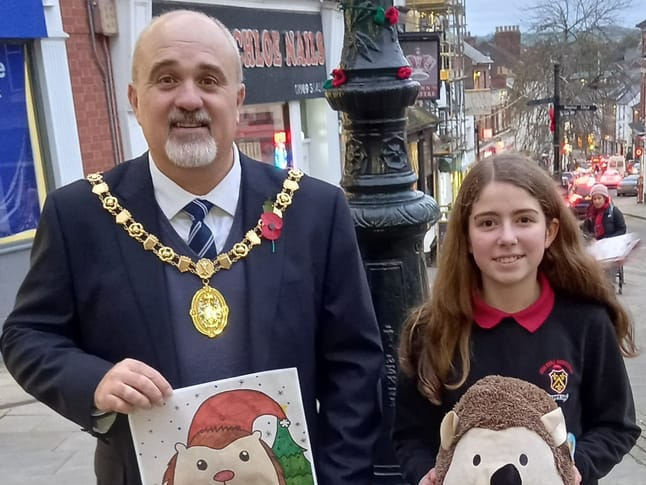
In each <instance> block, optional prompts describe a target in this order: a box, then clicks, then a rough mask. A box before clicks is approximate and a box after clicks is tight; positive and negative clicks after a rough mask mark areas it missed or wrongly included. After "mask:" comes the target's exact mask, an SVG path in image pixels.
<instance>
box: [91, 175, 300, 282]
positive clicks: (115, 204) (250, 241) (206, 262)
mask: <svg viewBox="0 0 646 485" xmlns="http://www.w3.org/2000/svg"><path fill="white" fill-rule="evenodd" d="M302 177H303V172H301V171H300V170H298V169H290V170H289V172H288V173H287V178H286V179H285V180H284V182H283V187H282V190H281V191H280V192H279V193H278V194H277V195H276V200H275V201H274V203H273V206H272V212H273V213H274V214H276V215H277V216H278V217H280V218H281V219H282V217H283V213H284V212H285V210H286V209H287V208H288V207H289V206H290V205H291V203H292V197H293V195H294V193H295V192H296V191H297V190H298V189H299V185H298V182H299V181H300V180H301V178H302ZM87 180H88V181H89V182H90V184H92V192H93V193H94V194H96V195H97V196H98V197H99V199H100V200H101V204H102V205H103V208H104V209H105V210H106V211H108V212H109V213H110V214H112V215H113V216H114V217H115V220H116V222H117V224H119V225H121V226H123V228H124V229H125V231H126V232H127V233H128V235H129V236H130V237H131V238H133V239H135V240H136V241H139V242H140V243H141V244H142V245H143V247H144V249H145V250H147V251H152V252H153V253H155V255H156V256H157V257H158V258H159V259H160V260H162V261H163V262H164V263H168V264H171V265H173V266H175V267H176V268H177V269H179V270H180V271H181V272H182V273H184V272H186V271H190V272H191V273H193V274H194V275H196V276H198V277H199V278H201V279H202V281H203V282H204V284H207V283H208V281H209V280H210V279H211V277H212V276H213V275H214V274H215V273H217V272H218V271H220V270H221V269H229V268H230V267H231V266H232V265H233V264H234V263H236V262H238V261H240V260H241V259H244V258H246V257H247V255H248V254H249V252H250V251H251V250H252V249H253V248H254V247H256V246H259V245H260V243H261V242H262V220H261V219H258V223H257V224H256V226H255V227H254V228H253V229H251V230H250V231H247V233H246V234H245V236H244V238H242V240H241V241H240V242H237V243H235V244H234V245H233V247H232V248H231V249H230V250H229V251H227V252H226V253H220V254H218V255H217V256H216V258H215V259H213V260H210V259H207V258H202V259H200V260H198V261H197V262H195V261H193V260H192V259H191V258H190V257H189V256H184V255H180V254H177V253H176V252H175V250H174V249H173V248H171V247H169V246H164V245H163V244H162V243H161V242H160V241H159V238H158V237H157V236H155V235H154V234H151V233H149V232H148V231H146V229H144V226H143V225H142V224H141V223H139V222H137V221H135V220H134V219H133V217H132V214H130V212H129V211H128V210H127V209H125V208H124V207H123V206H122V205H121V204H120V203H119V200H118V199H117V198H116V197H115V196H113V195H112V194H111V193H110V188H109V187H108V184H107V183H106V182H105V181H104V180H103V174H102V173H101V172H97V173H92V174H89V175H88V176H87Z"/></svg>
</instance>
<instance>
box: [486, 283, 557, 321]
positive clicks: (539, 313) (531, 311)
mask: <svg viewBox="0 0 646 485" xmlns="http://www.w3.org/2000/svg"><path fill="white" fill-rule="evenodd" d="M538 280H539V283H540V285H541V295H540V296H539V297H538V300H536V301H535V302H534V303H532V304H531V305H530V306H528V307H527V308H525V309H524V310H521V311H519V312H516V313H507V312H503V311H502V310H498V309H497V308H494V307H492V306H489V305H487V304H486V303H485V302H484V300H483V299H482V298H480V296H479V295H477V294H476V295H474V296H473V320H474V321H475V322H476V324H477V325H478V326H479V327H482V328H485V329H489V328H493V327H495V326H496V325H498V324H499V323H500V322H501V321H502V319H503V318H507V317H511V318H513V319H514V320H515V321H516V322H518V324H519V325H520V326H521V327H523V328H525V329H526V330H528V331H529V332H531V333H534V332H535V331H536V330H538V329H539V328H540V326H541V325H543V322H545V320H546V319H547V316H548V315H549V314H550V312H551V311H552V308H554V290H553V289H552V287H551V286H550V283H549V281H547V278H546V277H545V275H543V274H541V275H539V277H538Z"/></svg>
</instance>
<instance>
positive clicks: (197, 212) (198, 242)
mask: <svg viewBox="0 0 646 485" xmlns="http://www.w3.org/2000/svg"><path fill="white" fill-rule="evenodd" d="M211 207H213V204H212V203H211V202H209V201H208V200H203V199H194V200H192V201H191V202H189V203H188V204H186V207H184V209H183V210H184V212H186V213H187V214H188V215H189V216H190V217H191V220H192V221H193V224H191V230H190V232H189V233H188V241H187V242H188V246H189V247H190V248H191V249H192V250H193V251H195V253H196V254H197V255H198V257H200V258H208V259H213V258H215V257H216V256H217V254H218V250H217V248H216V247H215V239H214V238H213V233H212V232H211V229H209V227H208V226H207V225H206V224H205V223H204V218H205V217H206V215H207V214H208V213H209V211H210V210H211Z"/></svg>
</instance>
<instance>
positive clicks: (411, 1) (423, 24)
mask: <svg viewBox="0 0 646 485" xmlns="http://www.w3.org/2000/svg"><path fill="white" fill-rule="evenodd" d="M464 1H465V0H406V9H408V13H407V22H406V24H405V25H406V30H407V31H419V32H437V33H439V34H440V39H441V41H440V59H441V61H440V62H441V69H440V81H441V82H440V84H441V88H440V99H438V100H437V102H436V103H434V106H432V107H431V106H426V108H427V109H428V108H432V109H433V110H434V111H435V112H436V114H437V117H438V125H437V134H438V135H439V138H440V140H441V144H439V146H436V147H434V155H436V156H443V157H447V158H451V159H452V161H453V163H454V164H456V165H458V164H461V163H462V159H463V155H464V152H465V150H466V149H467V132H466V131H467V130H466V126H467V123H466V115H465V98H464V81H465V74H464V62H465V61H464V40H465V36H466V20H465V7H464Z"/></svg>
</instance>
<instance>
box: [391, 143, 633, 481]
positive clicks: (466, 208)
mask: <svg viewBox="0 0 646 485" xmlns="http://www.w3.org/2000/svg"><path fill="white" fill-rule="evenodd" d="M633 331H634V326H633V322H632V320H631V318H630V316H629V315H628V313H627V312H626V310H625V309H624V308H623V307H622V306H621V304H620V303H619V301H618V299H617V296H616V295H615V293H614V290H613V289H612V287H611V286H610V285H609V282H608V281H607V279H606V278H605V277H604V272H603V270H602V269H601V267H600V266H599V264H598V263H597V262H596V261H595V260H594V258H593V257H591V256H590V255H589V254H588V253H587V252H586V250H585V248H584V245H583V241H582V237H581V232H580V230H579V227H578V224H577V221H576V220H575V218H574V216H573V215H572V213H571V212H570V211H569V210H568V208H567V207H566V206H565V204H564V202H563V200H562V198H561V197H560V195H559V193H558V190H557V188H556V186H555V183H554V182H553V181H552V180H551V178H550V177H549V175H548V174H547V173H546V172H545V171H544V170H542V169H541V168H540V167H539V166H538V165H537V164H536V163H534V162H533V161H531V160H529V159H527V158H525V157H524V156H522V155H520V154H514V153H505V154H502V155H498V156H494V157H491V158H487V159H485V160H483V161H480V162H478V163H477V164H475V165H474V167H473V168H472V169H471V171H470V172H469V173H468V174H467V176H466V177H465V179H464V182H463V183H462V186H461V188H460V191H459V194H458V196H457V199H456V202H455V205H454V207H453V210H452V212H451V216H450V218H449V223H448V228H447V233H446V236H445V239H444V244H443V245H442V250H441V253H440V259H439V264H438V271H437V274H436V277H435V282H434V285H433V290H432V295H431V299H430V300H429V301H427V302H426V303H425V304H424V305H422V306H421V307H420V308H419V309H417V310H416V311H415V312H414V313H413V314H412V315H411V317H410V318H409V320H408V321H407V322H406V324H405V326H404V328H403V329H402V333H401V337H400V368H401V372H400V378H399V382H398V393H397V401H396V405H397V409H396V413H395V423H394V430H393V440H394V444H395V450H396V454H397V457H398V460H399V462H400V464H401V468H402V471H403V474H404V477H405V478H406V479H407V480H408V482H409V483H411V484H413V485H417V484H420V485H433V484H434V480H435V475H434V471H433V467H434V465H435V457H436V455H437V452H438V449H439V446H440V445H439V443H440V422H441V420H442V418H443V416H444V415H445V413H446V412H448V411H449V410H451V409H452V408H453V406H454V405H455V403H456V402H457V401H458V399H459V398H460V397H461V396H462V394H463V393H464V392H465V390H466V389H467V388H468V387H469V386H470V385H472V384H473V383H474V382H475V381H477V380H478V379H480V378H481V377H484V376H486V375H490V374H500V375H505V376H511V377H516V378H520V379H524V380H526V381H529V382H532V383H534V384H536V385H538V386H539V387H541V388H543V389H545V390H546V391H547V392H548V393H549V394H550V395H552V397H553V398H554V400H555V401H556V402H557V403H558V404H559V405H560V406H561V407H562V409H563V412H564V414H565V418H566V422H567V427H568V431H570V432H572V433H573V434H574V435H575V437H576V440H577V448H576V453H575V466H576V468H577V471H576V474H577V477H578V479H581V480H582V481H581V482H580V483H582V484H583V485H596V484H597V483H598V480H599V478H601V477H602V476H604V475H606V474H607V473H608V472H609V471H610V470H611V469H612V468H613V466H615V465H616V464H617V463H619V462H620V461H621V459H622V457H623V456H624V455H625V454H626V453H628V451H629V450H630V449H631V448H632V447H633V445H634V444H635V442H636V440H637V437H638V436H639V434H640V428H639V427H638V426H637V425H636V422H635V409H634V402H633V397H632V391H631V388H630V383H629V381H628V376H627V373H626V368H625V366H624V362H623V359H622V355H623V356H635V355H637V347H636V345H635V340H634V334H633ZM579 473H580V474H579Z"/></svg>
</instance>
